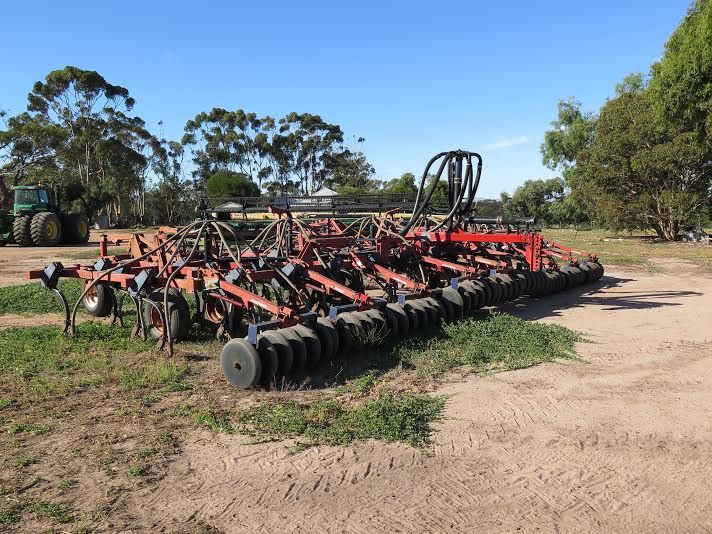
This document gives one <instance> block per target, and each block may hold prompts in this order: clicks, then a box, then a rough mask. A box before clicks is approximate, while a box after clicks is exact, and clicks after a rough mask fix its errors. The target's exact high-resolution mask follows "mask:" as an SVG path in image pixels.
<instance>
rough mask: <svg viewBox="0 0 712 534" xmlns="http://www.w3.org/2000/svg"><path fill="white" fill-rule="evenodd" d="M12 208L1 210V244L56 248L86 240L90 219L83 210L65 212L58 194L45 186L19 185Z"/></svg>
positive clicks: (87, 238)
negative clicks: (62, 244) (56, 246)
mask: <svg viewBox="0 0 712 534" xmlns="http://www.w3.org/2000/svg"><path fill="white" fill-rule="evenodd" d="M14 191H15V196H14V205H13V207H12V210H0V246H4V245H6V244H8V243H17V244H18V245H20V246H21V247H31V246H38V247H52V246H55V245H58V244H60V243H86V242H87V241H88V240H89V220H88V219H87V217H86V216H85V215H82V214H80V213H65V212H63V211H62V209H61V205H60V202H59V198H58V195H57V193H56V192H55V191H53V190H52V189H49V188H46V187H44V186H41V185H25V186H16V187H15V188H14Z"/></svg>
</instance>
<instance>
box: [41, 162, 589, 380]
mask: <svg viewBox="0 0 712 534" xmlns="http://www.w3.org/2000/svg"><path fill="white" fill-rule="evenodd" d="M435 166H437V171H436V172H435V179H434V180H432V181H431V182H430V185H429V186H428V187H426V185H425V184H426V179H427V177H428V176H429V175H430V174H431V169H433V168H434V167H435ZM481 172H482V158H481V157H480V156H479V155H478V154H476V153H474V152H467V151H462V150H456V151H450V152H442V153H440V154H437V155H436V156H434V157H433V158H432V159H431V160H430V162H429V163H428V165H427V166H426V168H425V171H424V172H423V175H422V178H421V180H420V187H419V190H418V194H417V197H416V199H415V202H414V204H413V207H412V213H411V215H410V217H406V218H399V217H396V216H395V215H396V213H395V212H396V210H392V211H388V212H386V213H381V214H374V213H371V214H362V215H359V216H350V217H343V216H335V215H333V214H326V215H324V214H321V215H320V214H318V213H310V214H306V213H305V214H302V215H301V216H299V217H296V216H294V215H293V213H292V212H291V210H290V209H289V207H288V206H287V207H282V208H278V207H272V208H271V211H272V212H273V213H274V214H275V215H276V216H277V217H278V218H277V219H275V220H271V221H268V222H266V223H264V224H263V225H262V226H261V227H258V228H250V229H249V230H244V229H239V228H238V227H236V226H235V225H233V224H231V222H230V221H225V220H218V219H216V218H215V217H213V216H211V215H212V214H213V213H214V210H213V209H211V208H209V207H207V206H203V209H201V211H200V213H201V214H202V216H201V217H200V218H199V219H197V220H196V221H195V222H193V223H192V224H190V225H188V226H186V227H184V228H180V229H179V228H161V229H160V230H159V231H158V232H157V233H156V234H155V236H153V237H152V238H150V239H149V238H147V237H146V236H144V235H142V234H133V235H131V236H130V237H129V238H128V239H127V240H126V241H123V242H121V244H124V245H127V246H128V252H127V253H125V254H120V255H111V254H110V253H109V246H110V245H112V244H119V241H113V242H110V241H109V240H108V238H106V237H103V238H102V241H101V243H100V258H99V259H98V260H97V261H96V263H94V264H93V265H75V266H71V267H65V266H63V265H61V264H60V263H52V264H50V265H49V266H48V267H46V268H45V269H44V270H37V271H30V272H29V273H28V278H30V279H40V280H41V282H42V284H43V285H44V286H45V287H47V288H48V289H51V290H53V291H54V292H55V293H56V294H57V296H58V298H59V299H60V301H61V302H62V304H63V306H64V309H65V315H66V322H65V325H66V326H65V330H69V331H71V332H72V333H73V332H74V330H75V324H76V314H77V311H78V307H79V306H80V305H82V304H83V306H84V307H85V309H86V310H87V311H88V312H89V313H90V314H92V315H94V316H97V317H106V316H111V317H112V322H114V321H120V320H121V318H122V315H123V313H122V311H121V303H122V302H123V295H127V296H128V298H130V299H131V300H132V301H133V302H134V304H135V308H136V327H135V331H134V334H135V335H141V336H142V337H143V338H144V339H148V338H149V337H150V338H152V339H154V340H156V341H157V342H158V344H159V345H160V347H161V348H165V349H166V350H167V351H168V353H169V355H172V353H173V348H174V344H175V343H178V342H181V341H183V340H185V339H186V338H187V337H188V336H189V333H190V330H191V328H192V327H193V325H196V324H201V325H203V326H207V327H209V328H211V329H212V330H213V331H214V333H215V335H216V336H218V337H220V338H224V339H226V340H227V341H226V344H225V345H224V347H223V350H222V354H221V357H220V363H221V366H222V370H223V373H224V375H225V378H226V379H227V381H228V382H229V383H230V384H232V385H233V386H236V387H238V388H248V387H252V386H255V385H258V384H263V385H268V384H271V383H273V382H274V381H275V379H277V378H279V377H283V376H288V375H292V374H303V373H309V372H310V370H312V369H314V368H315V367H317V366H318V365H320V363H323V362H329V361H333V360H337V359H340V358H344V357H347V355H348V354H349V353H352V354H358V353H359V352H360V351H363V350H364V349H367V348H368V347H371V346H375V345H377V344H379V343H382V342H383V341H384V340H385V339H386V338H388V339H393V338H394V337H398V336H407V335H408V334H409V333H410V332H418V331H422V330H423V329H426V328H428V327H430V326H434V325H436V324H439V323H440V322H441V321H445V322H452V321H457V320H459V319H461V318H462V317H463V316H465V315H468V314H471V313H473V312H474V311H475V310H478V309H480V308H483V307H487V306H496V305H498V304H500V303H502V302H504V301H508V300H514V299H517V298H519V297H521V296H525V295H527V296H531V297H540V296H544V295H547V294H549V293H553V292H555V291H561V290H566V289H571V288H574V287H577V286H579V285H581V284H585V283H590V282H593V281H595V280H598V279H599V278H600V277H601V276H602V275H603V267H602V266H601V265H600V263H599V262H598V260H597V258H596V256H595V255H593V254H591V253H587V252H584V251H576V250H573V249H570V248H567V247H564V246H562V245H560V244H557V243H554V242H551V241H549V240H547V239H546V238H545V237H543V236H542V235H541V234H540V233H539V232H538V231H536V230H535V229H534V228H533V222H534V221H533V220H531V219H512V220H505V219H502V218H488V217H479V216H478V215H477V207H476V202H475V194H476V192H477V188H478V185H479V181H480V176H481ZM441 179H442V180H447V185H448V205H447V208H446V209H444V210H437V209H434V208H433V205H432V204H433V203H432V202H431V200H432V196H433V193H434V191H435V187H436V185H437V184H438V182H439V181H440V180H441ZM62 277H65V278H78V279H81V280H82V281H83V282H84V284H85V286H84V287H85V289H84V292H83V294H82V296H81V297H80V299H79V301H77V302H76V303H74V305H73V306H72V307H70V305H69V303H68V302H67V300H66V298H65V297H64V295H63V294H62V293H61V291H59V290H58V289H57V283H58V281H59V279H60V278H62ZM119 295H121V296H122V297H121V298H119ZM184 295H192V296H193V298H194V299H195V306H194V311H193V312H192V313H191V307H190V306H189V304H188V301H187V300H186V298H185V296H184Z"/></svg>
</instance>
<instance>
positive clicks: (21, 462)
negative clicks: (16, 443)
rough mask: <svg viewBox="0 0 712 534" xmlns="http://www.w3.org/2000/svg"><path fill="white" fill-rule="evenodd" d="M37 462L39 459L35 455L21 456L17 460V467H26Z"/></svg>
mask: <svg viewBox="0 0 712 534" xmlns="http://www.w3.org/2000/svg"><path fill="white" fill-rule="evenodd" d="M35 463H37V460H35V458H34V457H32V456H21V457H20V458H18V459H17V460H15V467H17V468H18V469H24V468H25V467H28V466H30V465H32V464H35Z"/></svg>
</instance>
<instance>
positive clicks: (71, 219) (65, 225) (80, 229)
mask: <svg viewBox="0 0 712 534" xmlns="http://www.w3.org/2000/svg"><path fill="white" fill-rule="evenodd" d="M61 219H62V235H63V237H64V242H65V243H80V244H83V243H86V242H87V241H89V219H87V218H86V216H85V215H82V214H81V213H69V214H64V215H62V217H61Z"/></svg>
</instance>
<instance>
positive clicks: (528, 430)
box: [126, 271, 712, 534]
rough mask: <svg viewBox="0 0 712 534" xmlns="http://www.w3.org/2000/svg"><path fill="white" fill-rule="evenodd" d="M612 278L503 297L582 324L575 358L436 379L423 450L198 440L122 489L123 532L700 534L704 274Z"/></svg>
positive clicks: (708, 388)
mask: <svg viewBox="0 0 712 534" xmlns="http://www.w3.org/2000/svg"><path fill="white" fill-rule="evenodd" d="M612 274H613V276H610V275H609V276H607V277H605V278H604V279H603V280H602V284H601V287H600V289H599V291H600V293H597V294H593V293H592V292H581V293H579V294H561V295H557V296H554V297H552V298H551V299H550V300H549V299H548V300H542V301H540V302H533V301H530V302H527V303H526V304H527V305H526V307H522V308H520V307H518V306H517V305H516V304H514V305H509V306H508V307H509V310H508V311H512V312H514V313H518V314H521V315H522V316H524V317H526V318H529V319H533V320H543V321H547V322H555V323H557V324H562V325H565V326H568V327H571V328H574V329H577V330H579V331H582V332H583V333H584V334H585V335H586V337H587V338H588V339H589V342H585V343H580V344H579V345H578V351H579V354H580V356H581V358H582V361H563V362H555V363H550V364H545V365H540V366H537V367H533V368H530V369H523V370H519V371H514V372H507V373H500V374H496V375H491V376H487V377H473V376H470V377H466V378H465V379H463V380H461V381H459V382H456V383H451V384H447V385H444V386H443V387H442V388H440V390H439V391H438V393H440V394H444V395H447V396H448V397H449V400H448V403H447V405H446V408H445V413H444V418H443V420H441V421H440V422H438V423H437V424H436V425H435V426H436V429H437V430H436V433H435V434H434V437H433V444H432V445H431V446H430V447H427V448H425V449H422V450H416V449H412V448H410V447H407V446H404V445H400V444H383V443H379V442H370V441H369V442H365V443H357V444H354V445H351V446H348V447H314V448H311V449H307V450H305V451H302V452H299V453H297V454H294V455H290V454H289V453H288V451H287V448H286V444H285V443H266V444H264V443H263V444H250V443H249V440H248V439H247V438H245V437H241V436H221V435H218V436H215V435H211V434H208V433H207V432H202V431H201V432H200V433H199V434H198V435H196V436H194V437H193V438H192V439H190V440H189V441H188V443H186V444H185V447H184V452H183V455H182V456H181V458H180V459H178V460H177V461H176V462H174V464H173V465H172V466H171V467H170V469H169V471H168V474H167V476H166V477H165V478H164V479H163V480H162V481H161V482H160V483H159V484H158V485H157V486H154V487H149V488H143V489H141V490H138V491H135V492H133V493H132V494H130V495H129V496H128V497H127V501H126V503H127V506H128V507H129V508H130V509H131V510H132V511H133V513H134V514H135V522H136V525H137V531H142V530H144V531H158V530H161V529H164V530H179V529H181V528H182V527H184V526H186V525H190V524H191V523H192V522H193V521H196V520H200V521H204V522H206V523H208V524H210V525H214V526H215V527H217V528H220V529H223V530H224V531H225V532H257V531H266V532H273V531H280V532H363V533H369V534H372V533H373V532H475V531H476V532H512V531H515V530H517V531H519V532H534V531H540V532H611V531H615V532H705V531H712V505H711V504H710V499H709V497H708V496H709V495H710V494H712V481H710V480H709V477H708V473H709V472H711V470H712V428H711V425H709V421H710V420H712V349H711V348H710V338H712V332H710V330H709V325H710V324H712V279H710V278H704V277H701V276H699V275H695V276H689V275H685V276H669V275H664V274H656V275H654V276H650V275H648V274H645V275H636V274H635V273H630V272H620V273H619V272H617V271H614V272H613V273H612ZM690 287H692V288H693V289H692V290H691V289H690Z"/></svg>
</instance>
